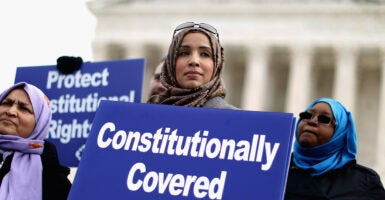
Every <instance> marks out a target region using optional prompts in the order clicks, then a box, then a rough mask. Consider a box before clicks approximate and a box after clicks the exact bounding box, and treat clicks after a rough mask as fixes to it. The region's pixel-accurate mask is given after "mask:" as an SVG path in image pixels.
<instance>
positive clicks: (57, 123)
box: [15, 59, 144, 166]
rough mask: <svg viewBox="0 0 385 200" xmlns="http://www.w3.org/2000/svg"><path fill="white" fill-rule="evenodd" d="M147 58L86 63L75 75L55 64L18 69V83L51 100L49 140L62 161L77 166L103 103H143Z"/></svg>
mask: <svg viewBox="0 0 385 200" xmlns="http://www.w3.org/2000/svg"><path fill="white" fill-rule="evenodd" d="M143 75H144V59H131V60H114V61H104V62H85V63H83V65H82V67H81V69H80V70H78V71H75V72H73V73H72V74H68V75H64V74H61V73H60V72H59V71H58V70H57V69H56V66H55V65H50V66H31V67H18V68H17V70H16V78H15V83H17V82H21V81H25V82H28V83H31V84H33V85H36V86H37V87H39V88H40V89H41V90H42V91H43V92H44V93H45V94H46V95H47V96H48V98H49V99H50V102H51V103H50V105H51V109H52V122H51V124H50V129H49V134H48V138H47V140H49V141H51V142H53V143H54V144H55V145H56V147H57V149H58V153H59V158H60V162H61V163H62V164H64V165H66V166H77V165H78V164H79V160H80V158H81V156H82V151H83V149H84V146H85V143H86V140H87V138H88V135H89V132H90V130H91V125H92V121H93V117H94V115H95V111H96V109H97V107H98V105H99V102H100V101H101V100H106V99H108V100H114V101H124V102H140V101H141V96H142V85H143Z"/></svg>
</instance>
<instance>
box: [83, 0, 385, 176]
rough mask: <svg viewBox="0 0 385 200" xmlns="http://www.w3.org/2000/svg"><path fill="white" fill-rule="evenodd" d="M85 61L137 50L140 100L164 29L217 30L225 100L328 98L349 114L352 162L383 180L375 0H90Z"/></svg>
mask: <svg viewBox="0 0 385 200" xmlns="http://www.w3.org/2000/svg"><path fill="white" fill-rule="evenodd" d="M88 7H89V9H90V11H91V12H92V13H93V14H94V15H95V17H96V19H97V27H96V30H95V38H94V42H93V55H94V59H95V61H102V60H113V59H131V58H146V70H145V82H144V84H145V85H144V93H143V97H142V99H143V102H145V101H146V99H147V93H148V87H149V86H148V82H149V80H150V77H151V76H152V73H153V71H154V68H155V66H156V65H157V64H158V63H159V62H160V60H161V59H162V57H164V56H165V55H166V54H167V50H168V46H169V44H170V42H171V38H172V34H173V31H174V28H175V27H176V26H177V25H179V24H181V23H183V22H187V21H194V22H197V23H200V22H205V23H209V24H211V25H213V26H214V27H216V28H217V29H218V32H219V37H220V41H221V43H222V45H223V46H224V49H225V69H224V80H225V83H226V87H227V96H226V99H227V100H228V101H229V102H230V103H231V104H233V105H235V106H237V107H239V108H241V109H246V110H258V111H276V112H292V113H294V114H295V115H296V116H297V115H298V113H299V112H301V111H302V110H303V109H305V108H306V106H307V105H308V104H309V103H310V102H311V101H312V100H314V99H315V98H318V97H331V98H335V99H337V100H339V101H341V102H342V103H343V104H344V105H345V106H346V107H347V108H348V110H350V111H351V112H352V113H353V117H354V119H355V120H356V126H357V133H358V150H359V153H358V162H359V163H361V164H364V165H367V166H369V167H371V168H374V169H375V170H377V172H378V173H380V175H381V178H382V180H383V182H384V181H385V155H384V154H385V1H383V0H190V1H185V0H91V1H89V2H88Z"/></svg>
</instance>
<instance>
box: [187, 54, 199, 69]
mask: <svg viewBox="0 0 385 200" xmlns="http://www.w3.org/2000/svg"><path fill="white" fill-rule="evenodd" d="M189 66H192V67H198V66H199V53H198V52H194V53H192V54H191V56H190V60H189Z"/></svg>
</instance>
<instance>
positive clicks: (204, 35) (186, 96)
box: [148, 22, 236, 109]
mask: <svg viewBox="0 0 385 200" xmlns="http://www.w3.org/2000/svg"><path fill="white" fill-rule="evenodd" d="M223 67H224V53H223V48H222V46H221V44H220V42H219V35H218V32H217V30H216V29H215V28H214V27H212V26H211V25H209V24H205V23H200V24H196V23H194V22H186V23H183V24H181V25H179V26H177V27H176V29H175V31H174V34H173V39H172V42H171V45H170V47H169V51H168V55H167V57H166V59H165V62H164V67H163V69H162V73H161V76H160V81H161V83H162V84H163V85H164V86H165V87H166V88H167V90H166V91H165V92H163V93H161V94H158V95H154V96H152V97H151V98H150V99H149V100H148V102H149V103H155V104H167V105H179V106H190V107H210V108H228V109H236V108H235V107H234V106H232V105H230V104H228V103H227V102H226V101H225V100H224V98H225V95H226V92H225V87H224V84H223V80H222V70H223Z"/></svg>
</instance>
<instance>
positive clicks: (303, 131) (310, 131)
mask: <svg viewBox="0 0 385 200" xmlns="http://www.w3.org/2000/svg"><path fill="white" fill-rule="evenodd" d="M304 133H308V134H313V135H318V134H317V133H316V132H314V131H312V130H310V129H306V128H305V129H303V130H302V132H301V134H304Z"/></svg>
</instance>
